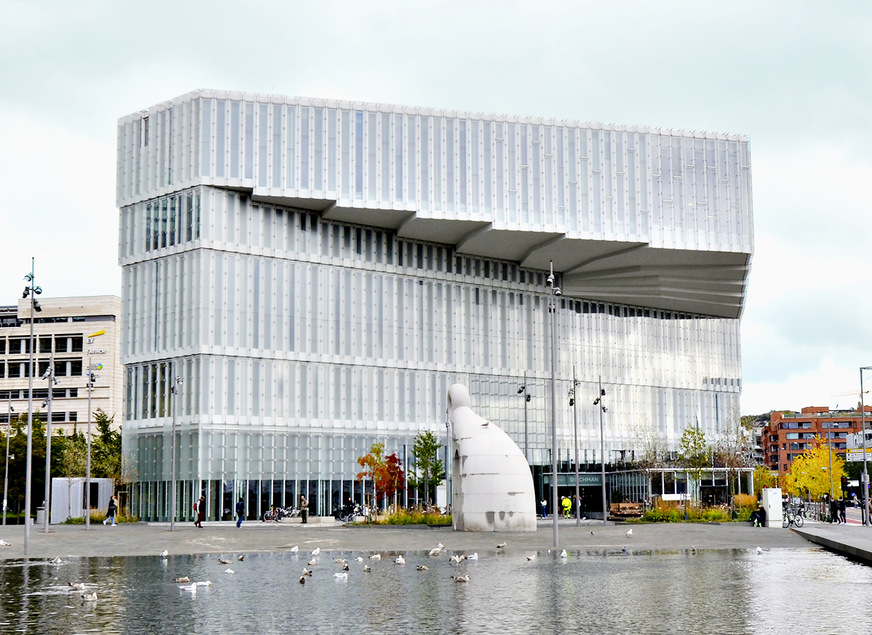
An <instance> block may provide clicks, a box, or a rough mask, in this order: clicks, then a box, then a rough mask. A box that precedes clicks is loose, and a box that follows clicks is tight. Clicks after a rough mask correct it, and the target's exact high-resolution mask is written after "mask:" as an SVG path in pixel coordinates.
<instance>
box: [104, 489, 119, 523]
mask: <svg viewBox="0 0 872 635" xmlns="http://www.w3.org/2000/svg"><path fill="white" fill-rule="evenodd" d="M117 513H118V504H117V503H116V502H115V497H114V496H110V497H109V507H108V508H107V509H106V520H104V521H103V524H104V525H105V524H106V523H108V522H110V521H111V522H112V525H111V526H112V527H115V514H117Z"/></svg>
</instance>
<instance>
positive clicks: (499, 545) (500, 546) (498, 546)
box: [497, 542, 506, 549]
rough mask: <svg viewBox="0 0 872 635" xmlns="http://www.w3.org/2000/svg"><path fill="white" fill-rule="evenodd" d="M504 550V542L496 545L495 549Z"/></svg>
mask: <svg viewBox="0 0 872 635" xmlns="http://www.w3.org/2000/svg"><path fill="white" fill-rule="evenodd" d="M505 548H506V543H504V542H501V543H500V544H498V545H497V549H505Z"/></svg>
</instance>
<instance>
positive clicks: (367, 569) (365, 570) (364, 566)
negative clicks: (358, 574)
mask: <svg viewBox="0 0 872 635" xmlns="http://www.w3.org/2000/svg"><path fill="white" fill-rule="evenodd" d="M370 571H372V567H371V566H369V565H368V564H365V565H363V572H364V573H369V572H370Z"/></svg>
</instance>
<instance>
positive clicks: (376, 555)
mask: <svg viewBox="0 0 872 635" xmlns="http://www.w3.org/2000/svg"><path fill="white" fill-rule="evenodd" d="M369 559H370V560H381V554H380V553H374V554H372V555H371V556H370V557H369Z"/></svg>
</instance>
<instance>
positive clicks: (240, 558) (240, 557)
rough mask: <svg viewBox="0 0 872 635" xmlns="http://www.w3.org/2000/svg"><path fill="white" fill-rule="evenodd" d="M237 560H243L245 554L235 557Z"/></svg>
mask: <svg viewBox="0 0 872 635" xmlns="http://www.w3.org/2000/svg"><path fill="white" fill-rule="evenodd" d="M237 560H238V561H239V562H242V561H243V560H245V554H242V555H241V556H239V557H238V558H237Z"/></svg>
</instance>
